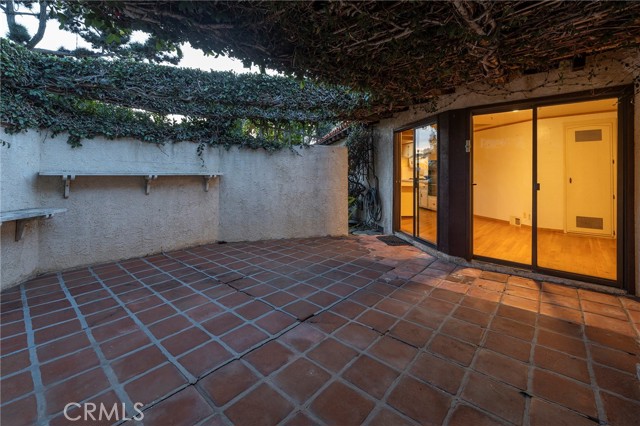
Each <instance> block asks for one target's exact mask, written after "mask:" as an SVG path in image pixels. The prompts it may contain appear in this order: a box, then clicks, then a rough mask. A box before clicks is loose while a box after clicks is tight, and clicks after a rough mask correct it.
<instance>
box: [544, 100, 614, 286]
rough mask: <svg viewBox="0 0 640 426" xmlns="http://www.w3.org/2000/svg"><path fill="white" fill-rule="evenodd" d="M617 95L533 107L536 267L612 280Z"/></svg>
mask: <svg viewBox="0 0 640 426" xmlns="http://www.w3.org/2000/svg"><path fill="white" fill-rule="evenodd" d="M617 103H618V102H617V99H603V100H598V101H590V102H579V103H569V104H561V105H552V106H545V107H540V108H538V117H537V136H538V137H537V148H538V150H537V151H538V159H537V160H538V161H537V183H538V184H539V185H538V191H537V201H538V209H537V211H538V217H537V219H538V220H537V242H538V243H537V258H538V262H537V263H538V266H539V267H541V268H546V269H553V270H557V271H565V272H571V273H576V274H581V275H588V276H593V277H598V278H605V279H610V280H616V278H617V274H616V269H617V249H616V248H617V235H616V234H617V230H616V225H617V223H616V222H617V221H616V202H615V200H616V193H617V181H616V173H615V172H616V165H617V163H618V162H617V158H616V156H617V141H618V137H617V128H618V126H617V121H618V113H617Z"/></svg>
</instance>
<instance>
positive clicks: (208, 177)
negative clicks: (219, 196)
mask: <svg viewBox="0 0 640 426" xmlns="http://www.w3.org/2000/svg"><path fill="white" fill-rule="evenodd" d="M214 177H216V176H215V175H209V176H203V177H202V178H203V179H204V192H209V181H210V180H211V178H214Z"/></svg>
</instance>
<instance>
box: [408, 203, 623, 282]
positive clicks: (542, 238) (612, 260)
mask: <svg viewBox="0 0 640 426" xmlns="http://www.w3.org/2000/svg"><path fill="white" fill-rule="evenodd" d="M419 220H420V223H419V237H420V238H422V239H423V240H426V241H430V242H434V243H435V242H436V235H437V230H438V228H437V221H436V212H435V211H433V210H427V209H423V208H420V211H419ZM400 229H401V230H402V231H403V232H406V233H407V234H409V235H413V217H411V216H403V217H402V220H401V224H400ZM473 229H474V232H473V254H474V255H476V256H483V257H488V258H492V259H500V260H507V261H510V262H515V263H522V264H525V265H531V238H532V233H531V227H530V226H513V225H510V224H509V223H508V222H505V221H501V220H494V219H488V218H482V217H474V220H473ZM616 258H617V245H616V239H615V238H606V237H595V236H588V235H579V234H569V233H564V232H562V231H554V230H548V229H540V230H538V266H540V267H543V268H548V269H554V270H557V271H564V272H573V273H576V274H582V275H588V276H593V277H599V278H606V279H611V280H615V279H616V267H617V265H616Z"/></svg>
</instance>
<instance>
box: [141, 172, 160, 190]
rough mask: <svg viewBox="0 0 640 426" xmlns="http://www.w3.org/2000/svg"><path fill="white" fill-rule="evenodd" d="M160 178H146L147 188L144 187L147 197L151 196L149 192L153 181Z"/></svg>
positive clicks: (155, 176) (150, 176) (154, 176)
mask: <svg viewBox="0 0 640 426" xmlns="http://www.w3.org/2000/svg"><path fill="white" fill-rule="evenodd" d="M157 178H158V175H147V176H145V177H144V180H145V187H144V193H145V195H149V192H151V181H152V180H155V179H157Z"/></svg>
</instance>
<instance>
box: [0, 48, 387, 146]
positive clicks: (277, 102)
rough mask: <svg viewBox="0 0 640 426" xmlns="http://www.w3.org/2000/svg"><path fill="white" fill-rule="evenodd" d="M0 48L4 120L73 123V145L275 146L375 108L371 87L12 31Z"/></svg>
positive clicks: (18, 124)
mask: <svg viewBox="0 0 640 426" xmlns="http://www.w3.org/2000/svg"><path fill="white" fill-rule="evenodd" d="M0 47H1V49H0V73H1V75H2V86H3V96H2V98H1V100H2V108H1V109H0V121H1V122H2V124H3V126H4V127H5V128H6V129H7V130H8V131H9V132H16V131H20V130H24V129H27V128H47V129H51V130H52V132H53V134H57V133H60V132H68V133H69V134H70V136H71V137H70V142H72V144H74V145H76V144H79V143H80V140H81V139H83V138H90V137H93V136H95V135H98V134H102V135H104V136H107V137H113V138H115V137H135V138H138V139H142V140H148V141H153V142H164V141H167V140H171V141H182V140H190V141H194V142H203V143H208V144H224V145H231V144H241V145H246V146H263V147H272V146H276V145H277V144H278V143H279V142H283V143H284V144H285V145H286V144H287V141H294V142H295V143H301V142H304V141H305V140H307V139H308V137H309V136H310V135H309V131H312V130H313V129H314V128H315V129H319V128H320V127H322V126H325V125H327V124H328V123H335V122H337V121H340V120H343V119H354V118H355V117H365V116H368V115H370V114H372V113H375V109H372V108H370V106H369V102H368V95H367V94H364V93H357V92H352V91H349V90H348V89H347V88H345V87H333V86H328V85H324V84H319V83H313V82H307V81H298V80H295V79H293V78H291V77H283V76H269V75H260V74H240V75H238V74H234V73H231V72H205V71H200V70H194V69H182V68H175V67H168V66H160V65H153V64H145V63H140V62H136V61H130V60H129V61H123V60H119V61H107V60H104V59H97V58H81V59H78V58H70V57H59V56H55V55H46V54H42V53H39V52H34V51H30V50H27V49H25V48H24V47H21V46H19V45H16V44H14V43H12V42H10V41H8V40H6V39H0ZM172 115H179V116H183V117H184V120H182V121H179V122H176V121H175V120H174V119H173V118H172V117H171V116H172ZM328 130H329V129H325V131H328ZM292 131H294V132H295V134H292ZM320 136H321V135H320ZM279 139H282V140H279Z"/></svg>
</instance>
